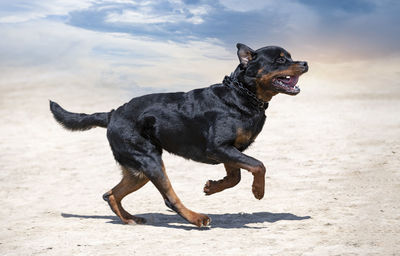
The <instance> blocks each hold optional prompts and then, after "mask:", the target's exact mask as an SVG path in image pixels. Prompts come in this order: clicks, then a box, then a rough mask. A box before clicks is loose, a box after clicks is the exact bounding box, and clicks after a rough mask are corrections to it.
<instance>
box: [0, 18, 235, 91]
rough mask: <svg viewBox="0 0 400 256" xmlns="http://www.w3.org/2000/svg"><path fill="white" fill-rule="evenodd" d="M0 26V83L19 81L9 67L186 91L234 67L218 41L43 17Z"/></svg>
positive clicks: (110, 83) (219, 77)
mask: <svg viewBox="0 0 400 256" xmlns="http://www.w3.org/2000/svg"><path fill="white" fill-rule="evenodd" d="M1 30H2V40H1V41H0V55H1V58H0V67H1V70H2V79H3V81H6V80H7V81H12V80H13V79H17V80H18V79H20V74H18V72H16V73H15V72H14V73H15V76H12V75H11V74H12V73H13V72H10V71H12V70H14V71H23V72H26V70H33V71H34V72H33V73H36V75H37V76H42V75H43V74H61V73H63V74H67V75H69V76H75V77H81V78H82V79H83V80H86V81H88V83H96V84H106V85H108V86H124V87H130V86H132V85H136V86H143V87H158V88H168V89H171V88H175V90H177V89H180V90H188V89H190V88H194V87H201V86H207V85H209V84H211V83H215V82H220V81H222V78H223V76H224V75H226V74H229V73H230V72H231V71H232V70H233V69H234V68H235V66H236V65H237V60H236V56H235V55H234V54H232V52H229V51H227V50H225V49H224V47H222V46H221V42H218V40H202V41H199V40H189V41H187V42H185V43H184V44H183V43H177V42H172V41H157V40H154V39H151V38H148V37H147V38H146V37H135V36H132V35H129V34H124V33H104V32H101V33H100V32H95V31H88V30H84V29H80V28H75V27H72V26H68V25H65V24H62V23H60V22H54V21H48V20H40V21H32V22H29V23H18V24H2V25H1ZM33 73H30V75H32V77H33V78H34V75H33Z"/></svg>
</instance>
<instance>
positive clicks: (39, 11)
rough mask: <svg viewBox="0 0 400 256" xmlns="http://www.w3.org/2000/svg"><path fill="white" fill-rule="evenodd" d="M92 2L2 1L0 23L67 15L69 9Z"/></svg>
mask: <svg viewBox="0 0 400 256" xmlns="http://www.w3.org/2000/svg"><path fill="white" fill-rule="evenodd" d="M94 2H95V0H69V1H64V0H42V1H35V0H33V1H29V0H19V1H2V2H0V23H19V22H27V21H30V20H36V19H41V18H46V17H48V16H51V15H67V14H68V13H70V12H71V11H76V10H83V9H86V8H88V7H90V6H91V5H92V4H93V3H94Z"/></svg>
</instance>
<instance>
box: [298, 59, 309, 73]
mask: <svg viewBox="0 0 400 256" xmlns="http://www.w3.org/2000/svg"><path fill="white" fill-rule="evenodd" d="M299 64H300V65H301V66H303V67H304V72H307V71H308V64H307V61H300V62H299Z"/></svg>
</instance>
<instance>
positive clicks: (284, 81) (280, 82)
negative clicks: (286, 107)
mask: <svg viewBox="0 0 400 256" xmlns="http://www.w3.org/2000/svg"><path fill="white" fill-rule="evenodd" d="M298 81H299V76H278V77H275V78H273V79H272V85H273V86H274V87H275V89H276V90H277V91H279V92H282V93H286V94H290V95H296V94H298V93H299V92H300V88H299V87H298V86H297V85H296V84H297V82H298Z"/></svg>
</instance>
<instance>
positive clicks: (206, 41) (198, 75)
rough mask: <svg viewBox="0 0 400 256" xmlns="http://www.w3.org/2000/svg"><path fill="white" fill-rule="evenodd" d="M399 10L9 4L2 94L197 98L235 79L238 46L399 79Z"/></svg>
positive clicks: (158, 2) (315, 66)
mask: <svg viewBox="0 0 400 256" xmlns="http://www.w3.org/2000/svg"><path fill="white" fill-rule="evenodd" d="M399 12H400V1H397V0H379V1H378V0H335V1H331V0H326V1H324V0H291V1H290V0H280V1H272V0H253V1H243V0H219V1H217V0H214V1H212V0H144V1H132V0H13V1H10V0H0V34H1V40H0V75H1V77H0V86H1V82H10V83H18V82H23V80H24V79H39V78H40V79H43V78H45V79H47V78H48V79H57V77H60V76H67V77H68V76H70V77H82V78H83V79H85V80H87V81H88V83H91V84H99V85H103V86H122V87H125V88H130V87H131V88H138V87H141V88H152V89H155V90H157V89H160V90H178V89H179V90H189V89H192V88H195V87H205V86H208V85H210V84H213V83H218V82H221V81H222V79H223V76H224V75H227V74H229V73H230V72H232V71H233V70H234V68H235V67H236V66H237V64H238V60H237V56H236V46H235V45H236V43H237V42H241V43H244V44H246V45H248V46H250V47H251V48H253V49H257V48H260V47H263V46H267V45H279V46H282V47H284V48H286V49H287V50H288V51H289V52H290V53H291V54H292V56H293V58H294V59H297V60H307V61H308V62H309V64H310V71H311V72H313V75H314V77H319V78H320V79H323V78H325V79H326V78H327V77H331V78H332V79H333V77H337V76H341V77H343V76H344V77H348V78H349V79H351V80H352V81H356V80H357V79H364V80H369V77H376V75H377V74H379V75H381V76H384V77H386V78H385V79H387V77H392V78H393V79H392V80H393V81H398V78H400V15H398V13H399ZM311 72H309V73H311Z"/></svg>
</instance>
